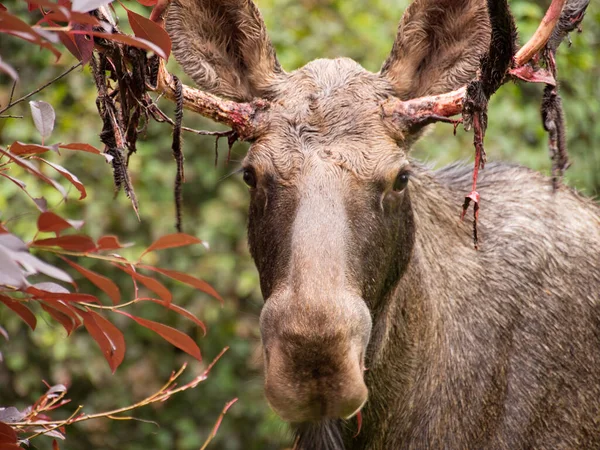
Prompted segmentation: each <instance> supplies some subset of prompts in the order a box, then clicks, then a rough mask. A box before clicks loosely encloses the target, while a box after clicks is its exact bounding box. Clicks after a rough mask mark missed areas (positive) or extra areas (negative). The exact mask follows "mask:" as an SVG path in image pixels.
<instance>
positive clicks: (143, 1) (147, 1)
mask: <svg viewBox="0 0 600 450" xmlns="http://www.w3.org/2000/svg"><path fill="white" fill-rule="evenodd" d="M157 1H158V0H137V2H138V3H139V4H140V5H144V6H154V5H156V2H157Z"/></svg>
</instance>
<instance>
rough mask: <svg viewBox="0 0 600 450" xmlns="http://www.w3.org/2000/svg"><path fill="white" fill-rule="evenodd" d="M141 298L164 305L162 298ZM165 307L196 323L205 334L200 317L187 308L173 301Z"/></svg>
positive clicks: (204, 326)
mask: <svg viewBox="0 0 600 450" xmlns="http://www.w3.org/2000/svg"><path fill="white" fill-rule="evenodd" d="M142 300H145V301H150V302H154V303H158V304H160V305H163V306H165V302H163V301H162V300H159V299H157V298H144V299H142ZM167 308H169V309H170V310H171V311H175V312H176V313H177V314H179V315H181V316H183V317H186V318H188V319H190V320H191V321H192V322H194V323H195V324H196V325H198V326H199V327H200V328H202V331H203V332H204V336H206V325H204V322H202V321H201V320H200V319H198V318H197V317H196V316H195V315H193V314H192V313H191V312H189V311H188V310H187V309H185V308H182V307H181V306H178V305H176V304H175V303H170V304H169V305H167Z"/></svg>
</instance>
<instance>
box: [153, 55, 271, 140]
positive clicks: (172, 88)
mask: <svg viewBox="0 0 600 450" xmlns="http://www.w3.org/2000/svg"><path fill="white" fill-rule="evenodd" d="M153 90H154V91H156V92H159V93H161V94H163V95H164V96H165V97H166V98H168V99H169V100H171V101H176V100H177V97H178V93H177V92H178V89H177V84H176V82H175V78H174V77H173V75H171V74H170V73H169V72H168V71H167V69H166V67H165V64H164V62H163V61H161V62H160V66H159V71H158V81H157V84H156V87H154V88H153ZM181 95H182V96H183V107H184V108H185V109H189V110H190V111H193V112H196V113H198V114H200V115H202V116H204V117H207V118H209V119H212V120H214V121H215V122H219V123H222V124H225V125H227V126H230V127H231V128H232V129H233V131H234V132H235V133H236V135H237V136H238V138H239V139H241V140H249V139H252V138H253V137H255V136H256V134H257V133H258V131H259V129H260V128H261V124H262V123H263V120H262V117H263V114H261V112H263V111H265V110H266V109H267V108H268V107H269V102H267V101H265V100H260V99H258V100H255V101H253V102H250V103H237V102H234V101H231V100H224V99H222V98H219V97H217V96H215V95H212V94H209V93H208V92H204V91H202V90H200V89H195V88H191V87H189V86H186V85H185V84H182V85H181Z"/></svg>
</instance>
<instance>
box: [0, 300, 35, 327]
mask: <svg viewBox="0 0 600 450" xmlns="http://www.w3.org/2000/svg"><path fill="white" fill-rule="evenodd" d="M0 302H2V303H4V304H5V305H6V306H8V307H9V308H10V309H12V310H13V311H14V312H16V313H17V314H18V315H19V317H20V318H21V319H23V320H24V321H25V323H26V324H27V325H29V328H31V329H32V330H35V327H36V325H37V319H36V318H35V315H34V314H33V313H32V312H31V310H30V309H29V308H28V307H27V306H25V304H24V302H20V301H18V300H13V299H12V298H10V297H7V296H6V295H1V294H0Z"/></svg>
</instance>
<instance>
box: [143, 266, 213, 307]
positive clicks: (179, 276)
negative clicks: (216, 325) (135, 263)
mask: <svg viewBox="0 0 600 450" xmlns="http://www.w3.org/2000/svg"><path fill="white" fill-rule="evenodd" d="M139 267H140V268H142V269H148V270H153V271H155V272H158V273H162V274H163V275H166V276H168V277H170V278H173V279H174V280H177V281H181V282H182V283H185V284H187V285H188V286H192V287H194V288H196V289H198V290H200V291H202V292H206V293H207V294H209V295H212V296H213V297H214V298H216V299H217V300H219V301H220V302H221V303H223V299H222V298H221V296H220V295H219V294H218V293H217V291H215V290H214V289H213V287H212V286H211V285H210V284H208V283H207V282H206V281H202V280H199V279H198V278H196V277H193V276H191V275H188V274H187V273H183V272H176V271H175V270H167V269H160V268H158V267H153V266H147V265H145V264H143V265H140V266H139Z"/></svg>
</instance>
